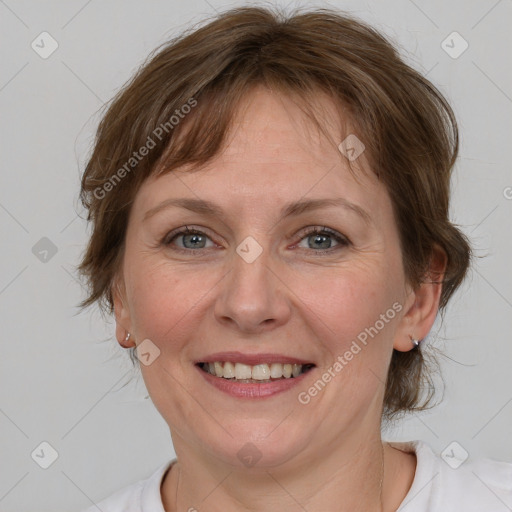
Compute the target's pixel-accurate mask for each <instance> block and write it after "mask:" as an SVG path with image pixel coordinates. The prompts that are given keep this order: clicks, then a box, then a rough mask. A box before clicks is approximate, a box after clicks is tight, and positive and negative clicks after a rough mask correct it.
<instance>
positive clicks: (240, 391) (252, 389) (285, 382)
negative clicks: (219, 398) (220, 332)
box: [196, 366, 313, 398]
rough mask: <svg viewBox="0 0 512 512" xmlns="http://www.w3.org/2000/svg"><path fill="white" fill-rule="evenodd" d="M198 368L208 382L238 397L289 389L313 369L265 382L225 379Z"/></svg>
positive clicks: (265, 394)
mask: <svg viewBox="0 0 512 512" xmlns="http://www.w3.org/2000/svg"><path fill="white" fill-rule="evenodd" d="M196 368H197V370H198V371H199V372H200V373H201V375H202V376H203V377H204V378H205V379H206V381H207V382H208V383H210V384H211V385H212V386H215V387H216V388H217V389H218V390H220V391H223V392H224V393H226V394H228V395H230V396H234V397H237V398H267V397H270V396H274V395H277V394H278V393H283V392H284V391H288V390H289V389H291V388H293V387H294V386H296V385H298V384H300V383H301V382H302V381H303V379H304V377H306V376H307V375H308V374H309V373H311V372H312V371H313V368H312V369H311V370H308V371H307V372H306V373H301V374H300V375H299V376H298V377H290V378H289V379H278V380H275V381H272V382H264V383H261V384H259V383H256V382H255V383H243V382H237V381H236V380H230V379H224V378H222V377H215V376H214V375H212V374H211V373H207V372H205V371H204V370H202V369H201V368H199V367H198V366H196Z"/></svg>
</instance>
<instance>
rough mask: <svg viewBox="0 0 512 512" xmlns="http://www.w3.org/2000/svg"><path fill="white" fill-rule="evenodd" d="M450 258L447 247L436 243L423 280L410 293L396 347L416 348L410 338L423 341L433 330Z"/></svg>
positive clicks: (396, 339) (404, 349)
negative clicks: (445, 250)
mask: <svg viewBox="0 0 512 512" xmlns="http://www.w3.org/2000/svg"><path fill="white" fill-rule="evenodd" d="M447 261H448V258H447V256H446V253H445V252H444V250H443V249H442V248H441V247H439V246H435V247H434V249H433V250H432V256H431V258H430V263H429V268H428V270H427V272H426V273H425V277H424V280H423V282H422V283H421V284H420V285H419V287H418V288H417V289H416V290H410V291H409V293H408V294H407V298H406V300H405V313H404V316H403V317H402V319H401V320H400V325H399V327H398V329H397V333H396V338H395V342H394V344H393V348H394V349H395V350H398V351H399V352H408V351H409V350H411V349H413V348H414V345H413V344H412V342H411V338H414V339H417V340H422V339H423V338H425V337H426V336H427V334H428V333H429V332H430V329H431V328H432V325H434V321H435V319H436V316H437V312H438V310H439V302H440V299H441V291H442V289H443V285H442V282H443V278H444V274H445V270H446V264H447Z"/></svg>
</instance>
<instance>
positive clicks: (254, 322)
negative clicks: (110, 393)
mask: <svg viewBox="0 0 512 512" xmlns="http://www.w3.org/2000/svg"><path fill="white" fill-rule="evenodd" d="M319 105H323V107H324V108H325V109H326V111H331V112H333V111H334V108H333V107H332V105H331V104H330V103H329V100H328V99H326V98H322V99H319ZM245 107H246V108H245V109H242V110H241V111H240V113H239V115H238V116H237V119H236V120H235V123H234V129H233V131H232V132H231V134H230V137H229V140H228V143H227V146H226V148H225V150H224V151H223V152H222V154H220V155H219V156H218V157H216V158H215V159H214V160H212V161H210V162H209V163H208V164H207V165H206V166H205V167H204V168H202V169H200V170H199V171H195V172H187V170H186V169H181V170H179V171H173V172H171V173H168V174H167V175H164V176H161V177H158V178H150V179H148V180H147V181H146V182H145V183H144V184H143V185H142V187H141V189H140V190H139V192H138V194H137V196H136V198H135V201H134V204H133V208H132V211H131V216H130V221H129V226H128V231H127V237H126V249H125V255H124V262H123V270H122V276H121V277H122V281H121V284H122V286H121V290H122V292H121V295H116V301H115V309H116V319H117V324H118V330H119V331H121V330H122V332H123V333H125V330H126V331H129V332H131V333H132V337H133V338H134V339H135V340H136V343H137V345H139V348H138V350H139V358H140V359H141V369H142V374H143V378H144V380H145V383H146V386H147V388H148V391H149V394H150V396H151V398H152V400H153V402H154V404H155V406H156V407H157V409H158V410H159V411H160V413H161V414H162V416H163V417H164V419H165V420H166V421H167V423H168V424H169V426H170V428H171V432H172V435H173V441H174V445H175V448H176V451H177V453H178V454H180V452H182V451H184V450H188V452H189V453H192V452H195V453H196V454H197V455H201V456H206V457H209V456H213V457H215V458H220V459H221V460H224V461H226V462H228V463H233V464H239V465H240V464H246V465H247V464H252V463H249V462H248V461H249V458H250V457H252V460H253V461H256V460H257V459H259V460H258V465H259V466H260V467H261V466H264V467H271V466H275V465H277V464H284V463H286V462H287V461H290V460H293V459H294V460H295V461H298V460H300V459H301V458H307V457H309V456H314V457H318V456H319V455H321V453H322V450H324V451H328V450H332V447H333V446H334V443H335V441H336V439H339V438H340V436H345V437H347V438H353V439H354V440H355V441H357V439H358V438H359V437H361V438H364V437H365V436H367V435H369V434H372V435H373V434H374V433H375V432H376V431H379V427H380V417H381V407H382V402H383V394H384V382H385V379H386V374H387V368H388V365H389V361H390V357H391V353H392V348H393V346H394V345H395V347H398V348H399V349H400V347H403V346H404V343H406V341H404V340H408V333H409V331H408V330H407V329H408V328H409V326H408V324H407V315H406V312H407V311H408V309H409V308H410V307H411V305H412V304H413V302H414V294H413V293H412V292H410V291H408V286H407V283H406V280H405V277H404V272H403V267H402V259H401V252H400V244H399V235H398V231H397V226H396V224H395V220H394V217H393V213H392V205H391V201H390V198H389V195H388V193H387V192H386V190H385V188H384V186H383V185H382V184H381V183H380V182H379V181H378V180H377V179H376V178H375V177H374V175H373V173H368V175H367V176H364V175H363V174H360V173H358V179H357V180H356V179H355V178H354V177H353V175H352V174H351V172H350V170H349V168H348V163H349V162H348V160H347V158H346V157H345V156H344V155H343V154H342V153H341V151H339V150H338V149H337V148H336V147H334V146H333V145H332V144H330V143H329V142H328V141H327V139H325V138H324V137H322V136H321V135H320V134H319V133H317V132H315V131H314V130H307V129H304V127H305V126H307V121H305V120H304V118H303V117H302V114H301V113H300V109H299V108H298V107H297V106H295V104H294V103H293V102H292V101H290V100H289V99H287V98H284V97H282V96H276V95H275V93H270V92H268V91H267V90H265V89H262V88H259V89H257V90H255V91H254V93H252V94H251V95H250V97H249V101H248V102H247V103H246V104H245ZM309 126H311V125H309ZM330 126H331V127H330V128H329V129H330V130H332V131H331V135H332V136H333V137H334V139H335V140H336V139H337V138H338V137H339V135H338V134H339V133H340V132H341V128H340V127H337V129H336V127H335V126H334V124H331V125H330ZM347 135H348V133H346V134H345V136H344V137H346V136H347ZM344 137H343V138H344ZM339 142H341V140H339ZM357 149H358V148H356V150H357ZM348 154H349V156H351V157H353V153H352V152H351V151H350V150H349V153H348ZM363 162H364V153H363V154H362V155H361V156H360V157H359V158H358V159H356V160H354V161H353V162H352V165H355V166H357V165H359V164H362V163H363ZM178 200H179V202H180V204H181V205H182V206H180V204H178V203H177V202H176V203H173V204H172V203H171V201H178ZM203 202H204V203H208V205H205V204H203V205H201V203H203ZM295 203H300V205H299V206H295V207H291V206H290V205H292V204H295ZM187 205H188V207H190V208H187V207H185V206H187ZM207 206H211V207H212V208H213V209H214V210H211V208H209V207H207ZM193 207H194V208H193ZM186 227H188V229H189V230H191V231H193V232H200V233H199V234H197V233H196V234H194V233H192V234H186V233H183V231H184V230H185V229H186ZM314 229H316V230H317V231H318V233H314V232H313V230H314ZM141 343H142V344H141ZM404 350H405V348H404ZM214 361H218V362H220V363H225V362H228V363H231V365H229V364H227V365H226V364H220V365H216V366H217V369H218V370H221V369H222V371H223V372H226V375H227V376H228V377H230V378H229V379H228V378H224V377H219V376H214V375H212V374H208V373H206V371H205V369H204V368H201V365H200V363H204V362H212V363H213V362H214ZM294 362H295V364H298V363H301V362H302V363H304V364H305V365H304V366H303V367H302V371H303V370H306V369H307V366H306V364H308V365H314V366H313V367H312V368H311V369H309V370H308V371H305V372H303V373H301V374H300V375H299V376H298V377H295V378H294V377H290V378H286V377H281V378H280V379H277V377H276V378H275V379H271V382H267V383H263V384H259V383H256V382H255V383H252V382H246V381H243V380H242V381H238V382H237V380H236V378H235V379H233V378H232V376H233V372H234V374H235V375H237V376H238V377H240V379H247V378H248V376H250V377H251V378H255V379H256V380H257V379H260V378H264V379H265V380H268V379H269V372H270V371H272V372H273V373H272V375H276V376H277V375H280V374H281V375H282V373H283V372H284V373H285V375H286V374H287V373H286V372H289V369H290V367H288V366H284V365H283V364H293V363H294ZM236 363H243V365H241V364H238V365H236ZM279 363H283V364H279ZM272 364H273V365H272ZM259 365H260V366H259ZM206 366H208V365H206ZM212 366H215V365H213V364H212ZM292 369H293V367H292ZM295 369H296V371H297V370H299V371H300V368H298V367H295ZM247 372H249V373H247Z"/></svg>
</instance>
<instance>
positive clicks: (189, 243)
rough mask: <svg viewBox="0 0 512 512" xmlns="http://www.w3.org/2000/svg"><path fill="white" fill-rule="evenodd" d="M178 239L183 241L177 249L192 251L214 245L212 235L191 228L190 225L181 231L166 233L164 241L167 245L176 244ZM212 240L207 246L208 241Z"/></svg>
mask: <svg viewBox="0 0 512 512" xmlns="http://www.w3.org/2000/svg"><path fill="white" fill-rule="evenodd" d="M176 240H179V241H181V244H182V245H181V246H180V245H178V246H177V247H176V250H178V251H191V250H196V249H209V248H211V247H213V246H214V243H213V242H212V241H211V239H210V237H209V236H207V235H206V234H205V233H203V232H202V231H200V230H198V229H194V228H192V229H190V228H188V226H186V227H185V229H182V230H181V231H173V232H171V233H169V234H168V235H166V237H165V238H164V239H163V240H162V243H163V244H164V245H167V246H171V245H174V242H175V241H176ZM208 240H209V241H210V242H211V245H210V246H209V247H207V246H206V244H207V241H208Z"/></svg>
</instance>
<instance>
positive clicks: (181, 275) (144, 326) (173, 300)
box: [129, 261, 222, 350]
mask: <svg viewBox="0 0 512 512" xmlns="http://www.w3.org/2000/svg"><path fill="white" fill-rule="evenodd" d="M186 267H187V268H186ZM193 267H194V266H193V265H187V266H185V265H183V266H179V265H175V264H174V265H171V264H170V263H169V262H168V261H163V262H162V261H159V262H150V261H134V262H133V265H132V266H131V270H130V272H129V282H130V283H131V286H130V288H129V293H130V298H129V302H130V313H131V318H132V321H133V324H134V330H135V331H136V332H137V333H138V336H139V338H140V337H144V338H149V339H151V340H152V341H154V342H155V343H156V344H157V345H158V346H159V347H160V348H161V349H165V350H169V349H170V350H173V349H176V348H177V347H176V344H173V343H172V341H173V339H174V340H180V339H181V338H182V337H183V335H184V333H185V331H188V330H190V329H191V328H196V327H197V322H198V321H199V319H198V318H197V315H198V314H199V311H201V309H202V308H204V306H205V304H206V303H207V302H208V300H209V295H210V294H211V293H214V290H215V286H216V285H217V284H218V283H219V280H220V279H221V277H222V275H220V274H219V275H217V274H218V272H213V271H210V272H208V271H206V272H205V271H204V270H200V269H199V268H198V267H196V268H193ZM194 326H195V327H194ZM164 342H165V343H164Z"/></svg>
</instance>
